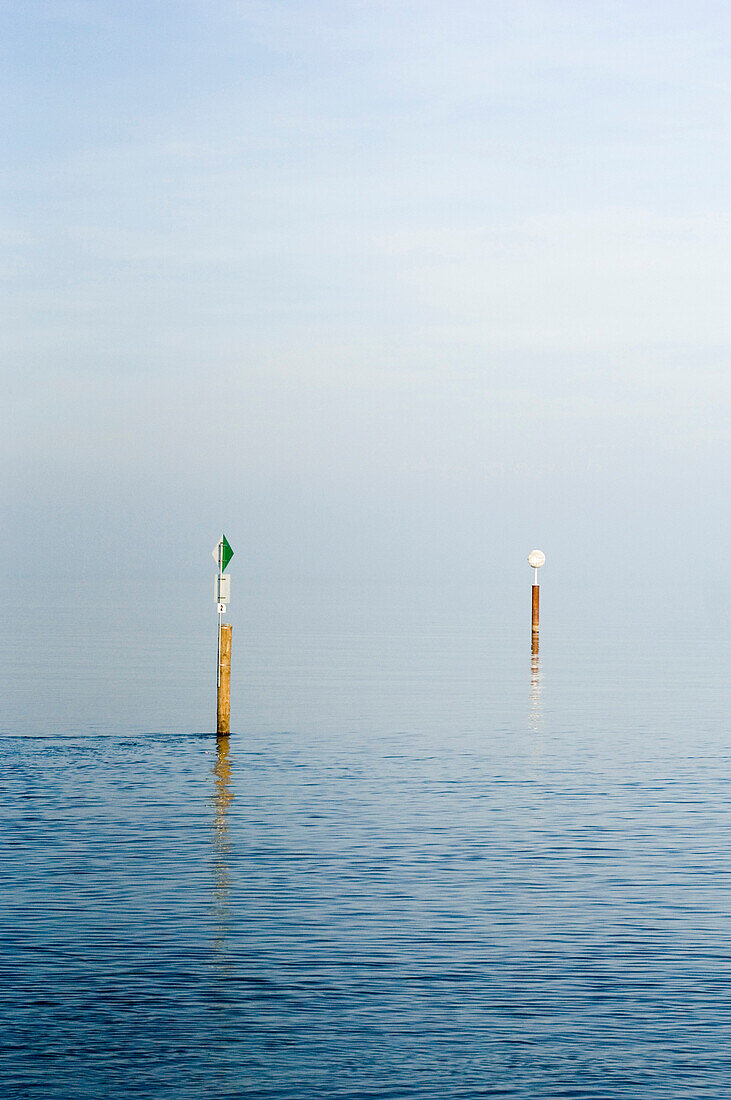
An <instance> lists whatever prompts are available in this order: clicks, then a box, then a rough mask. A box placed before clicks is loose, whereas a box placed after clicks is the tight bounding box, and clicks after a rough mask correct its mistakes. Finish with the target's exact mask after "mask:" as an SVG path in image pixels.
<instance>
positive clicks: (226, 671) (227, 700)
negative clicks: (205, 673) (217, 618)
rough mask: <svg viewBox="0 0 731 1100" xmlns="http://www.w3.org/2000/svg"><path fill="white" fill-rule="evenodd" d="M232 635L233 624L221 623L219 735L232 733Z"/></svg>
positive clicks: (219, 645) (219, 648)
mask: <svg viewBox="0 0 731 1100" xmlns="http://www.w3.org/2000/svg"><path fill="white" fill-rule="evenodd" d="M231 633H232V628H231V623H221V626H220V634H219V641H218V708H217V710H218V714H217V721H216V732H217V733H230V732H231V730H230V726H231Z"/></svg>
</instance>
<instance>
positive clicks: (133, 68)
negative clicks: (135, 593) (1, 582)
mask: <svg viewBox="0 0 731 1100" xmlns="http://www.w3.org/2000/svg"><path fill="white" fill-rule="evenodd" d="M730 23H731V8H729V6H728V5H727V4H725V3H722V2H704V0H699V2H696V3H693V4H689V3H687V0H683V2H673V0H669V2H667V0H662V2H660V0H657V2H655V0H650V2H648V0H639V2H638V0H633V2H626V3H625V2H621V0H619V2H617V0H614V2H611V3H603V2H592V0H560V2H559V0H535V2H530V3H522V2H504V0H503V2H500V3H497V2H489V0H488V2H486V0H480V2H471V0H456V2H455V0H451V2H450V3H446V2H444V0H442V2H440V3H435V2H430V0H419V2H410V0H406V2H404V0H398V2H396V0H394V2H379V0H355V2H349V0H337V2H332V3H327V2H323V0H312V2H309V3H294V2H290V0H266V2H235V0H205V2H203V0H165V2H156V0H144V2H141V0H140V2H135V0H116V2H106V0H89V2H85V0H67V2H62V0H22V2H20V0H18V2H14V0H3V2H0V32H1V33H0V41H1V43H2V46H1V49H2V55H1V57H0V62H1V64H0V71H1V72H2V77H1V78H0V80H1V82H2V92H3V105H4V110H3V119H4V134H3V142H2V148H3V158H2V159H3V182H4V188H3V191H4V197H3V203H2V209H1V212H0V233H1V237H2V255H3V274H4V280H3V282H4V293H3V298H2V302H3V305H2V343H3V346H4V354H3V369H2V394H3V408H4V410H5V418H4V419H5V423H4V428H3V431H2V434H1V436H0V445H1V446H2V451H3V462H2V470H3V474H2V495H3V498H4V515H5V521H4V522H3V525H2V540H1V543H0V544H1V546H2V555H3V570H4V574H5V576H8V575H12V574H20V573H22V572H23V571H24V570H25V569H26V568H27V562H24V555H23V553H22V552H21V550H20V548H21V547H27V546H32V547H33V560H32V568H33V570H34V571H36V572H40V573H42V574H44V575H46V576H50V577H52V576H58V577H62V576H66V575H69V574H83V573H84V572H94V571H95V570H98V569H99V568H104V569H107V570H110V571H111V573H112V575H124V574H126V573H131V574H134V573H135V572H137V571H139V570H143V571H148V572H150V573H153V572H155V571H156V570H157V569H158V568H159V563H164V568H165V570H166V571H167V570H169V571H172V573H174V574H178V573H179V574H181V575H182V574H193V573H195V572H197V571H199V570H201V569H203V570H206V569H207V568H208V565H209V564H210V563H209V562H208V554H209V552H210V550H211V548H212V546H213V544H214V543H215V541H216V538H217V537H218V534H219V532H220V530H221V529H224V530H225V531H226V534H227V535H228V537H229V539H230V540H231V543H232V544H233V546H234V549H235V550H236V552H237V557H236V559H235V561H236V564H237V566H238V567H239V568H240V569H241V571H242V572H241V576H242V577H243V576H244V575H246V577H247V578H248V580H247V583H249V584H251V585H256V583H257V582H258V581H259V580H261V581H271V580H276V579H277V578H284V579H290V578H293V577H299V576H303V577H324V578H328V577H336V578H342V579H345V580H349V579H353V580H358V579H361V578H364V577H365V578H372V579H376V580H379V579H385V580H389V581H397V582H398V581H399V580H401V579H404V580H407V579H413V578H417V579H418V578H423V579H425V580H428V581H430V582H436V583H439V582H440V580H441V579H442V578H445V579H446V578H448V579H449V580H450V581H454V579H455V578H456V579H457V580H459V578H462V577H464V578H465V579H469V580H473V579H475V578H482V577H485V576H487V577H490V576H494V577H495V578H500V577H502V576H504V575H506V571H509V570H510V569H511V568H513V564H514V563H515V562H516V561H517V562H518V563H519V565H518V568H519V569H521V570H525V571H526V573H527V566H525V565H524V557H525V554H527V552H528V550H530V549H531V548H532V547H533V546H534V545H538V546H542V548H543V549H544V550H545V551H546V553H547V555H548V557H549V565H547V567H546V569H547V570H548V569H549V567H550V568H552V569H553V574H552V575H553V576H554V577H555V578H556V580H555V582H554V583H559V580H562V583H564V584H565V585H570V586H571V587H572V589H573V590H574V591H579V592H581V591H583V590H584V589H585V588H586V587H587V586H588V585H589V584H590V583H591V576H592V568H593V567H592V566H591V565H590V563H589V555H590V553H591V552H592V551H594V550H595V549H596V548H597V547H599V546H601V547H603V548H605V549H606V551H607V553H608V555H609V560H610V561H611V563H612V565H611V567H610V569H609V570H608V578H607V583H608V584H609V585H610V587H611V583H612V576H616V577H618V578H624V579H628V578H629V579H632V580H634V581H638V580H639V579H640V578H641V577H642V576H644V575H646V574H647V573H648V572H653V569H652V566H651V565H650V562H649V555H650V554H651V553H652V552H653V551H655V552H656V551H657V549H658V548H660V550H661V551H662V553H663V555H664V556H665V560H666V561H667V570H666V572H667V574H668V575H670V576H672V577H674V578H675V579H676V580H677V578H681V577H682V578H685V580H686V582H687V583H692V584H695V585H698V584H700V585H705V586H706V588H707V590H708V591H709V592H710V591H713V590H714V588H715V587H717V586H718V585H721V586H722V587H723V586H725V593H726V595H727V594H728V587H727V581H726V579H725V576H724V570H723V567H722V566H720V565H719V563H718V560H717V559H718V551H719V547H720V546H721V545H722V544H724V543H726V542H727V541H728V539H729V533H730V532H729V524H728V492H729V480H728V461H729V446H728V439H729V430H728V420H729V409H730V405H731V402H730V401H729V396H730V393H731V376H730V374H729V369H728V362H729V355H728V353H729V346H730V345H731V311H730V310H729V305H728V299H729V255H730V254H731V250H730V248H729V245H730V244H731V242H730V240H729V237H730V235H731V234H730V227H731V218H730V208H729V143H728V138H729V75H728V73H729V45H730V44H731V34H730V33H729V32H730V30H731V27H730ZM654 572H655V575H656V576H657V571H654ZM546 575H547V576H548V574H546ZM526 583H527V580H526ZM618 590H619V588H618ZM724 598H725V597H724Z"/></svg>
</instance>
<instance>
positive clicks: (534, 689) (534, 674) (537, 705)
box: [530, 644, 541, 733]
mask: <svg viewBox="0 0 731 1100" xmlns="http://www.w3.org/2000/svg"><path fill="white" fill-rule="evenodd" d="M540 662H541V659H540V657H539V656H538V646H537V645H536V644H534V645H533V649H532V653H531V658H530V728H531V730H532V731H533V732H534V733H537V732H538V728H539V726H540V724H541V663H540Z"/></svg>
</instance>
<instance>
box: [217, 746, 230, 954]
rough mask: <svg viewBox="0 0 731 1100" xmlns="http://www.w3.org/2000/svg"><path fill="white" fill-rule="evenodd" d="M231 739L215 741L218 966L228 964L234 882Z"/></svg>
mask: <svg viewBox="0 0 731 1100" xmlns="http://www.w3.org/2000/svg"><path fill="white" fill-rule="evenodd" d="M228 752H229V739H228V736H226V735H222V736H219V737H217V738H216V766H215V768H214V769H213V774H214V776H215V777H216V791H215V810H216V817H215V835H214V846H215V864H214V871H215V878H216V881H215V886H214V891H213V911H214V918H215V922H216V938H215V941H214V946H215V950H216V954H217V955H218V957H219V963H220V964H221V965H223V964H224V963H225V951H226V928H227V926H228V921H229V894H230V892H231V879H230V875H229V870H228V853H229V850H230V848H231V842H230V839H229V835H228V821H227V816H226V815H227V811H228V807H229V804H230V802H231V800H232V799H233V793H232V791H231V762H230V760H229V755H228Z"/></svg>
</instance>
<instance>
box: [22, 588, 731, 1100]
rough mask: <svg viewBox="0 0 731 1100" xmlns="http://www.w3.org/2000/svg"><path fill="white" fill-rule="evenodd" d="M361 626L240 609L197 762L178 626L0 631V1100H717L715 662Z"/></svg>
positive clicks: (726, 821)
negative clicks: (225, 698)
mask: <svg viewBox="0 0 731 1100" xmlns="http://www.w3.org/2000/svg"><path fill="white" fill-rule="evenodd" d="M209 596H210V594H209V593H208V591H207V588H206V597H209ZM526 596H527V593H526ZM382 597H383V598H382V599H380V600H374V599H372V598H371V597H369V596H367V595H366V596H364V597H363V598H362V599H360V602H358V601H356V602H355V603H352V604H351V605H350V606H349V611H348V614H347V615H344V614H342V613H341V612H342V608H340V607H339V606H338V605H337V600H336V601H335V603H333V602H330V603H329V604H328V603H327V601H326V602H325V604H324V605H323V604H322V603H321V602H320V601H319V600H313V601H312V603H311V604H310V603H308V601H309V600H310V597H309V596H306V595H305V596H302V597H301V599H300V602H299V603H298V602H297V600H296V599H295V597H294V596H292V594H291V593H290V594H289V595H288V596H287V597H286V598H285V597H282V598H281V599H280V602H279V603H276V601H273V603H272V605H271V609H270V611H269V612H268V611H267V602H266V601H263V602H262V603H261V605H260V606H259V607H258V608H257V610H256V611H255V612H253V613H252V615H251V618H250V620H249V621H248V622H247V621H246V616H245V614H244V611H243V609H242V610H241V611H240V618H239V619H238V620H234V622H235V626H234V657H233V665H234V685H235V691H234V695H233V718H232V726H233V731H232V735H231V737H230V739H228V740H222V741H219V742H218V743H217V741H216V738H215V737H214V736H211V735H210V728H211V724H212V720H213V710H214V706H215V700H214V698H213V692H212V676H213V664H214V662H215V648H214V647H215V633H214V631H215V617H212V616H211V613H210V607H209V604H210V602H211V601H210V599H209V598H207V599H206V600H203V599H201V601H200V603H196V602H194V603H193V604H191V606H190V607H184V608H177V609H173V610H172V611H170V612H169V613H168V615H167V617H165V616H162V617H158V616H156V615H154V614H151V610H150V605H149V603H146V601H145V600H144V599H140V600H136V599H132V598H131V596H130V593H129V592H127V593H126V594H124V593H123V594H122V595H120V598H119V600H118V602H117V603H116V604H115V603H110V604H109V605H108V606H104V607H103V609H102V613H99V612H98V611H97V613H95V614H94V615H90V614H89V613H88V609H87V608H86V607H85V606H84V601H83V600H81V599H77V598H76V597H74V598H72V594H71V593H70V592H68V591H66V592H64V593H62V595H61V596H59V599H58V600H57V602H56V603H55V604H53V603H52V602H50V603H48V604H47V606H46V607H45V609H44V614H43V617H42V618H38V617H35V616H34V617H28V616H25V615H24V614H23V609H22V606H21V605H20V603H18V605H17V606H13V605H12V603H10V604H8V607H9V608H10V610H9V611H8V616H7V620H6V629H5V630H4V632H3V638H4V641H3V672H2V693H3V699H4V709H3V718H2V734H3V737H2V741H1V745H2V752H3V769H2V780H1V782H2V802H1V807H2V808H1V815H2V816H1V821H0V827H1V828H2V834H3V852H4V860H3V878H4V881H3V899H4V904H3V908H2V917H1V918H0V937H1V940H2V949H1V951H2V959H1V966H2V982H1V983H0V1026H1V1027H2V1036H3V1046H4V1048H5V1054H4V1058H3V1062H2V1068H0V1082H1V1084H2V1087H1V1088H0V1093H2V1095H3V1096H9V1097H16V1096H17V1097H39V1098H40V1097H43V1098H58V1100H62V1098H63V1100H71V1098H76V1097H78V1098H81V1097H89V1098H91V1097H94V1098H96V1097H134V1096H144V1097H150V1096H155V1097H166V1098H167V1097H169V1098H176V1100H185V1098H189V1097H190V1098H193V1097H196V1098H197V1097H242V1098H244V1097H245V1098H247V1100H248V1098H264V1097H266V1098H277V1100H280V1098H281V1100H284V1098H308V1097H332V1098H335V1097H337V1098H376V1097H377V1098H386V1097H393V1098H400V1097H403V1098H411V1097H413V1098H417V1097H419V1098H422V1097H423V1098H426V1097H429V1098H431V1097H434V1098H436V1097H482V1096H509V1097H524V1098H537V1097H554V1096H555V1097H559V1096H562V1097H597V1098H602V1100H608V1098H613V1097H631V1098H633V1100H634V1098H637V1097H699V1096H703V1097H724V1096H731V1043H730V1040H731V984H730V982H729V978H730V977H731V938H730V936H729V918H730V915H731V914H730V910H731V874H730V872H729V847H730V843H731V842H730V838H731V810H730V808H729V806H730V803H729V797H728V790H729V778H730V774H729V773H730V771H731V753H730V752H729V740H730V738H729V724H728V701H729V698H728V696H729V693H728V687H727V668H726V665H727V661H726V655H725V652H724V651H723V650H722V649H721V648H720V647H719V646H718V644H717V642H716V639H715V638H713V637H710V636H708V635H707V634H706V633H704V631H703V630H702V629H699V628H698V626H697V624H696V626H694V627H693V628H692V629H688V630H686V632H685V633H683V632H682V631H678V632H675V633H674V634H673V636H672V637H665V638H659V639H658V638H657V637H656V636H654V633H653V631H652V630H651V629H650V627H649V625H648V624H647V623H646V622H643V620H642V616H638V617H637V619H636V621H634V622H633V623H629V622H627V621H624V620H623V621H617V622H616V623H614V624H613V626H612V624H610V628H608V629H607V632H606V634H605V635H603V636H602V637H601V638H598V637H597V635H596V632H595V631H594V630H593V629H592V630H589V629H587V630H585V631H584V632H583V633H582V632H581V630H580V629H577V628H576V623H574V624H570V623H568V622H567V621H563V622H560V621H556V623H555V627H554V629H552V630H549V628H548V625H547V622H546V618H547V614H548V612H547V611H546V610H545V607H546V606H549V607H550V603H548V604H545V603H544V626H543V638H542V646H541V654H540V658H539V659H538V660H535V659H532V657H531V654H530V646H529V642H528V639H527V638H526V631H525V629H524V627H525V626H526V625H527V621H528V620H527V614H528V606H527V602H526V606H525V608H522V609H521V610H524V611H525V615H524V616H523V620H524V621H523V620H521V622H520V623H517V622H514V621H513V620H512V619H511V618H510V616H503V617H502V618H501V617H500V616H498V615H497V614H493V610H494V609H490V608H489V607H487V606H485V607H483V606H482V605H470V606H469V607H467V605H468V604H469V601H466V605H465V608H466V609H463V612H464V613H462V614H460V615H459V616H458V620H457V621H454V620H451V621H450V616H449V614H447V613H446V611H447V608H446V605H445V604H444V603H433V604H429V602H428V601H427V602H426V606H425V607H422V609H421V611H420V612H419V613H418V614H417V613H415V612H414V607H415V606H416V604H415V605H413V606H412V608H411V614H410V616H409V615H405V614H403V613H402V612H403V608H401V609H399V612H398V614H397V613H396V612H395V611H394V607H393V604H392V601H391V599H390V597H389V595H388V594H382ZM315 606H317V607H318V609H319V610H318V613H317V614H314V611H313V608H314V607H315ZM158 619H159V621H158ZM554 619H555V620H558V616H557V615H554ZM346 621H347V623H348V627H347V628H346V627H345V626H344V625H343V624H344V622H346Z"/></svg>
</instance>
